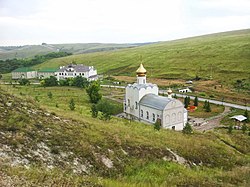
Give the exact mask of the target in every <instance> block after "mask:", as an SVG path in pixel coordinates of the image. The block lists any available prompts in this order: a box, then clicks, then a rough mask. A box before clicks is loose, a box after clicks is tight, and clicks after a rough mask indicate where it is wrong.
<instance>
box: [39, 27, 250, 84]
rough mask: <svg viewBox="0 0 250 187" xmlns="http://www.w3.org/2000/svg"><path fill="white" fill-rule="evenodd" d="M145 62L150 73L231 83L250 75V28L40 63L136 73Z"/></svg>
mask: <svg viewBox="0 0 250 187" xmlns="http://www.w3.org/2000/svg"><path fill="white" fill-rule="evenodd" d="M140 56H142V62H143V63H144V65H145V67H146V69H147V70H148V76H149V77H157V78H182V79H189V78H194V77H195V76H196V75H198V76H200V77H202V78H209V77H210V76H211V75H212V77H213V79H215V80H219V81H220V82H221V83H223V82H225V83H232V82H235V81H236V80H237V79H249V76H250V61H249V60H250V29H247V30H239V31H231V32H225V33H218V34H211V35H205V36H199V37H193V38H186V39H181V40H175V41H169V42H160V43H157V44H151V45H146V46H141V47H136V48H132V49H124V50H119V51H110V52H99V53H91V54H82V55H73V56H70V57H65V58H61V59H54V60H51V61H48V62H46V63H44V64H42V65H39V66H38V67H59V66H60V65H66V64H68V63H71V62H72V61H76V62H77V63H83V64H86V65H94V66H95V67H96V68H97V69H98V72H99V73H106V74H111V75H128V76H131V75H133V76H134V71H135V69H136V68H137V67H138V64H139V63H140Z"/></svg>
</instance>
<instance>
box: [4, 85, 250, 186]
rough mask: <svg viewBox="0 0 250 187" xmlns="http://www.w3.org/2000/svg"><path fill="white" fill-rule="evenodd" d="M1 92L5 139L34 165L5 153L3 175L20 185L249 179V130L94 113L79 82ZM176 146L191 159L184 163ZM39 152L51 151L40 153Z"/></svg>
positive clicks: (245, 182) (223, 183) (240, 183)
mask: <svg viewBox="0 0 250 187" xmlns="http://www.w3.org/2000/svg"><path fill="white" fill-rule="evenodd" d="M0 92H1V94H0V100H1V102H0V103H1V107H0V115H1V121H0V131H1V133H2V134H1V135H2V136H1V137H0V140H1V142H2V143H3V144H5V145H8V146H9V147H10V149H11V150H12V151H13V152H15V156H16V157H18V156H19V157H21V158H26V159H27V160H29V162H30V164H31V166H29V167H22V166H12V167H10V166H9V165H8V161H6V160H4V158H1V159H0V166H1V167H0V176H2V175H1V174H2V173H4V174H5V175H7V176H10V177H11V178H13V184H16V185H17V186H18V185H19V186H24V185H26V186H44V185H45V186H51V185H53V186H249V184H250V178H249V174H250V148H249V145H248V144H249V141H250V136H248V135H247V133H246V134H243V133H242V132H241V131H234V132H233V133H232V134H228V133H227V131H226V130H223V129H218V130H216V131H209V132H205V133H199V132H194V133H193V134H190V135H185V134H183V133H182V132H176V131H171V130H163V129H161V130H160V131H157V130H154V128H153V126H151V125H146V124H143V123H139V122H136V121H129V120H126V119H121V118H116V117H112V119H111V120H110V121H103V120H101V119H100V116H99V117H98V118H92V117H91V112H90V107H91V104H90V102H89V98H88V96H87V94H86V92H85V90H84V89H79V88H73V87H48V88H43V87H40V86H34V85H30V86H18V85H15V86H13V85H7V86H6V85H5V86H4V85H1V86H0ZM49 92H51V94H52V97H51V98H50V97H49V96H48V93H49ZM71 98H73V99H74V101H75V104H76V105H75V106H76V108H75V110H74V111H71V110H70V109H69V101H70V99H71ZM10 103H11V104H10ZM117 106H118V108H119V104H117ZM117 110H119V109H117ZM41 143H42V144H43V145H44V146H45V148H46V149H41V148H40V145H41ZM39 149H40V150H39ZM169 149H170V150H172V151H173V152H174V153H175V154H177V155H179V156H180V157H183V159H184V160H185V162H184V163H178V162H177V161H176V159H175V158H174V156H173V154H172V153H171V152H170V151H169ZM42 151H43V152H42ZM37 152H38V153H40V154H45V153H46V155H47V156H46V157H44V158H43V159H41V158H40V157H39V154H37ZM65 155H66V156H65ZM103 158H105V159H106V160H107V159H108V160H110V161H111V162H112V164H111V166H107V165H105V164H104V162H103ZM105 159H104V160H105ZM76 160H77V163H78V164H77V165H75V164H74V163H75V162H76ZM78 165H80V166H82V165H84V166H85V167H86V168H84V169H83V172H80V173H77V172H74V170H76V169H79V168H74V167H76V166H78ZM48 168H50V169H48ZM0 184H1V182H0Z"/></svg>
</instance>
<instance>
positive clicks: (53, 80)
mask: <svg viewBox="0 0 250 187" xmlns="http://www.w3.org/2000/svg"><path fill="white" fill-rule="evenodd" d="M41 84H42V85H43V86H57V85H58V82H57V79H56V77H54V76H50V77H49V78H46V79H44V83H43V82H42V81H41Z"/></svg>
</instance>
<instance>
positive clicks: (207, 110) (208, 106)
mask: <svg viewBox="0 0 250 187" xmlns="http://www.w3.org/2000/svg"><path fill="white" fill-rule="evenodd" d="M205 111H206V112H211V107H210V103H209V101H208V102H207V106H206V108H205Z"/></svg>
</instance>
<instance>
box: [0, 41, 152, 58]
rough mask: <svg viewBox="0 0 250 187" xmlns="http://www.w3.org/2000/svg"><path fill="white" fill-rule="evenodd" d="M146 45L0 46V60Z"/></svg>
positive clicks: (44, 44)
mask: <svg viewBox="0 0 250 187" xmlns="http://www.w3.org/2000/svg"><path fill="white" fill-rule="evenodd" d="M145 44H148V43H135V44H111V43H108V44H105V43H73V44H46V43H42V44H41V45H25V46H8V47H4V46H0V60H6V59H12V58H30V57H34V56H35V55H44V54H47V53H51V52H59V51H62V52H69V53H73V54H82V53H92V52H100V51H110V50H116V49H123V48H131V47H136V46H141V45H145Z"/></svg>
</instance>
